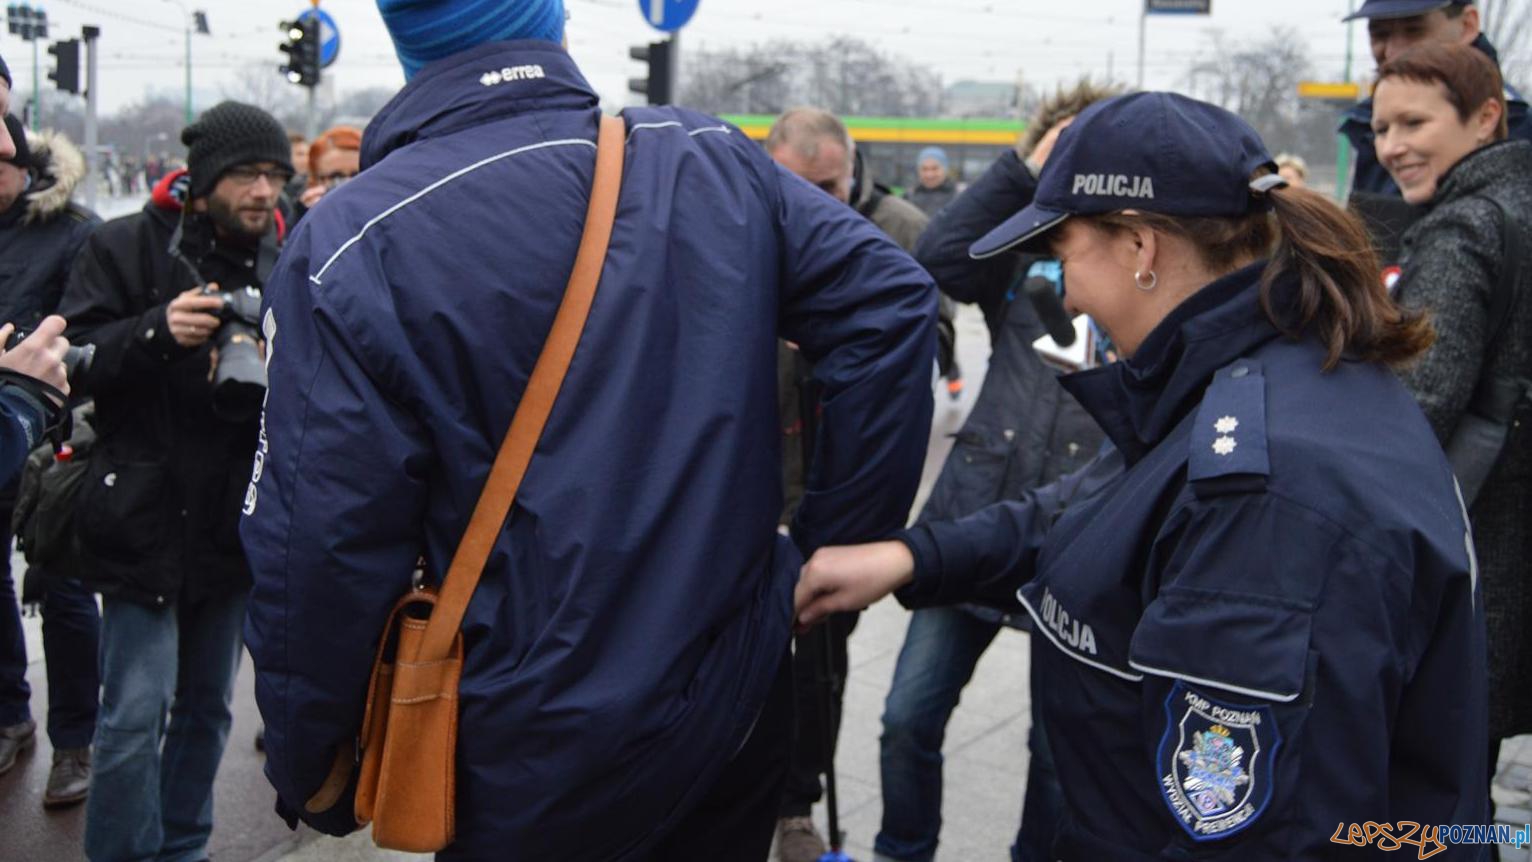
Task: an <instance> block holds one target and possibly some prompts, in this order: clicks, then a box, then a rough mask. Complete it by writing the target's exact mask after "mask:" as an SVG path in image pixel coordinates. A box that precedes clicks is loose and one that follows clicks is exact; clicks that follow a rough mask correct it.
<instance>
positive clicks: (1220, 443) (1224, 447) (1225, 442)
mask: <svg viewBox="0 0 1532 862" xmlns="http://www.w3.org/2000/svg"><path fill="white" fill-rule="evenodd" d="M1238 445H1239V444H1238V443H1236V442H1234V438H1233V437H1219V438H1218V439H1217V440H1214V441H1213V451H1214V452H1216V453H1217V454H1219V455H1233V454H1234V447H1235V446H1238Z"/></svg>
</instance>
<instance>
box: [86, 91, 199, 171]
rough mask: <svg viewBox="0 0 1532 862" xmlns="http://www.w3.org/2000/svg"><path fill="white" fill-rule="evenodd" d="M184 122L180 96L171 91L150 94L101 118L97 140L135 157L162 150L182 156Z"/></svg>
mask: <svg viewBox="0 0 1532 862" xmlns="http://www.w3.org/2000/svg"><path fill="white" fill-rule="evenodd" d="M185 125H186V113H185V106H184V105H183V103H182V101H181V98H180V97H179V96H176V95H172V94H170V93H162V94H158V95H149V96H146V97H145V98H144V100H143V101H142V102H138V103H137V104H133V105H128V106H127V107H125V108H123V109H122V110H121V111H118V112H117V113H116V114H113V115H110V116H107V117H103V118H102V120H101V133H100V140H101V142H102V143H103V144H110V145H111V146H112V147H114V148H115V149H116V150H117V152H119V153H121V154H123V155H125V156H132V157H134V158H140V159H142V158H146V157H148V156H154V155H159V154H161V153H164V154H166V155H169V156H171V157H174V158H183V157H185V155H186V148H185V147H183V146H181V129H182V127H184V126H185Z"/></svg>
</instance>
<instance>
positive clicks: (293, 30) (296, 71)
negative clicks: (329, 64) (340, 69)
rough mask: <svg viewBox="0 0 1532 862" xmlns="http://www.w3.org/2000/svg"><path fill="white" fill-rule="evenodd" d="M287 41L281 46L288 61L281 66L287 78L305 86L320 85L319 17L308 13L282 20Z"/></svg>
mask: <svg viewBox="0 0 1532 862" xmlns="http://www.w3.org/2000/svg"><path fill="white" fill-rule="evenodd" d="M282 30H283V32H285V33H286V34H287V41H286V42H284V43H282V45H281V46H280V47H281V49H282V51H283V52H284V53H286V54H287V63H286V64H285V65H283V66H281V67H280V69H281V70H282V72H283V74H285V75H287V80H289V81H291V82H292V83H294V84H298V85H300V86H304V87H316V86H318V85H319V18H318V17H317V16H315V15H308V16H306V17H304V18H301V19H299V20H297V21H284V22H282Z"/></svg>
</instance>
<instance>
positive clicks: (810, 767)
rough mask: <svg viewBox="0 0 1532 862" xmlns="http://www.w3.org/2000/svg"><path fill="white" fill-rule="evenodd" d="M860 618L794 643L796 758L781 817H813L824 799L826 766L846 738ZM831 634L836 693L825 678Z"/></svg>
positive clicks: (845, 617)
mask: <svg viewBox="0 0 1532 862" xmlns="http://www.w3.org/2000/svg"><path fill="white" fill-rule="evenodd" d="M860 616H861V614H860V613H842V614H835V615H833V616H831V617H830V618H829V619H828V620H826V621H825V622H824V623H823V625H822V626H819V627H815V628H814V629H812V630H811V631H809V632H807V633H805V634H803V635H800V636H798V637H797V638H795V639H794V641H793V688H794V693H793V703H794V706H795V707H796V709H795V714H794V716H793V727H794V732H793V757H792V767H791V768H790V769H789V770H788V772H787V790H786V793H784V794H783V798H782V809H781V816H783V817H807V816H809V812H810V811H812V810H813V808H814V803H816V802H818V801H819V799H820V797H822V796H823V795H824V785H823V784H822V783H820V776H822V775H824V772H825V764H826V763H828V762H829V760H830V758H831V757H834V756H835V743H836V739H837V738H838V737H839V736H840V715H841V703H842V701H843V700H844V699H845V692H846V669H847V658H846V640H847V639H848V638H850V637H851V632H852V631H854V630H855V629H856V621H857V619H858V618H859V617H860ZM825 629H828V631H829V634H830V637H829V644H828V648H829V650H830V661H831V662H832V663H833V664H834V666H835V676H836V680H837V682H836V685H835V686H834V688H833V689H832V688H831V685H830V680H828V679H826V674H825V649H826V643H825V631H824V630H825ZM826 698H829V701H830V711H831V715H832V720H831V723H830V728H829V734H828V736H827V735H826V733H825V726H824V708H825V699H826Z"/></svg>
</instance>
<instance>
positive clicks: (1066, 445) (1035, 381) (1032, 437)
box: [915, 152, 1104, 521]
mask: <svg viewBox="0 0 1532 862" xmlns="http://www.w3.org/2000/svg"><path fill="white" fill-rule="evenodd" d="M1036 191H1037V180H1036V179H1035V178H1034V177H1033V176H1032V174H1031V172H1030V171H1029V170H1028V169H1027V167H1026V165H1024V164H1022V162H1021V160H1020V159H1019V158H1018V157H1017V156H1016V154H1015V153H1014V152H1007V153H1006V154H1004V155H1002V156H1001V157H1000V158H999V159H996V160H995V163H994V164H992V165H991V166H990V168H989V170H987V171H986V172H985V173H984V176H982V177H980V178H979V179H978V180H977V181H975V182H974V184H973V185H971V186H969V187H968V190H967V191H965V192H963V194H962V195H959V196H958V197H957V198H956V199H955V200H953V202H952V203H950V204H948V205H947V206H946V207H945V208H944V209H942V211H941V212H940V213H938V214H937V216H936V218H935V219H933V220H932V222H931V225H930V227H929V228H927V229H926V232H925V234H924V235H923V236H922V237H921V240H920V243H919V245H917V246H916V248H915V258H916V260H918V261H919V262H920V264H921V265H922V266H924V267H925V268H926V270H927V271H928V272H930V273H931V275H932V276H933V277H935V279H936V283H937V285H938V286H939V287H940V288H941V289H942V291H943V292H945V293H946V294H947V295H949V296H951V297H952V298H953V299H956V300H958V301H960V302H972V303H977V304H978V305H979V307H980V308H981V309H983V311H984V316H985V318H986V320H987V321H988V323H989V328H990V343H991V352H990V360H989V371H988V372H987V373H986V374H985V377H984V386H983V388H982V389H980V391H979V397H978V399H977V400H976V401H975V402H974V407H973V412H971V413H970V414H969V415H968V420H967V421H966V422H965V423H964V424H963V428H962V430H961V431H959V432H958V434H957V439H956V441H955V442H954V444H953V448H952V454H950V455H949V456H948V457H947V462H946V463H945V464H943V465H942V472H941V475H940V476H938V477H937V480H936V486H935V487H934V488H932V490H931V496H930V499H928V500H927V501H926V505H925V508H924V509H923V510H922V511H921V515H920V520H922V521H927V520H950V519H953V518H960V517H962V516H964V515H969V514H972V513H973V512H976V511H978V510H979V509H982V508H984V507H985V506H987V505H989V504H991V503H994V502H998V501H1000V500H1015V499H1019V498H1020V497H1021V495H1022V493H1023V492H1025V491H1026V490H1028V489H1029V488H1033V487H1035V486H1038V485H1043V484H1046V483H1048V482H1052V481H1053V480H1055V479H1057V478H1059V477H1060V476H1063V475H1064V474H1066V473H1071V472H1074V471H1075V470H1076V469H1078V468H1080V467H1083V466H1084V465H1085V464H1087V463H1089V462H1090V460H1091V459H1092V458H1094V457H1095V456H1096V454H1097V452H1099V451H1100V449H1101V444H1102V440H1103V439H1104V435H1103V434H1102V431H1101V429H1100V427H1099V426H1097V424H1096V421H1095V420H1094V419H1092V418H1091V417H1090V414H1088V413H1086V412H1085V409H1084V408H1083V407H1081V406H1080V404H1079V402H1077V401H1075V399H1074V397H1073V396H1071V395H1070V394H1069V393H1067V392H1065V391H1064V388H1063V387H1062V386H1060V385H1059V383H1058V375H1057V373H1056V372H1055V371H1054V370H1053V369H1051V368H1050V367H1049V366H1047V365H1046V364H1044V363H1043V361H1042V359H1041V358H1039V356H1038V355H1037V351H1036V350H1035V349H1033V347H1032V342H1034V341H1036V340H1037V339H1038V338H1040V337H1041V336H1043V335H1044V334H1045V329H1044V328H1043V325H1042V323H1041V322H1040V321H1039V320H1038V319H1037V314H1036V313H1035V312H1034V311H1033V310H1032V304H1031V303H1030V302H1028V301H1027V300H1026V299H1025V298H1017V297H1013V294H1012V286H1013V285H1014V284H1015V283H1016V281H1017V279H1018V277H1019V276H1021V275H1024V274H1025V272H1026V267H1028V266H1030V265H1031V263H1032V261H1033V260H1035V258H1033V257H1031V256H1025V255H1018V254H1006V255H999V256H996V257H993V258H989V259H986V260H974V259H973V258H971V257H969V255H968V247H969V246H970V245H972V244H973V243H974V241H975V240H977V239H979V238H980V237H982V236H984V235H985V234H986V233H988V232H989V231H990V230H992V229H993V228H995V227H996V226H998V225H999V224H1000V223H1001V222H1002V221H1004V220H1005V219H1007V218H1009V217H1010V216H1011V215H1013V214H1014V213H1015V212H1016V211H1017V210H1019V209H1021V208H1022V207H1025V206H1026V205H1027V204H1029V203H1031V201H1032V196H1033V195H1034V194H1035V193H1036Z"/></svg>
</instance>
